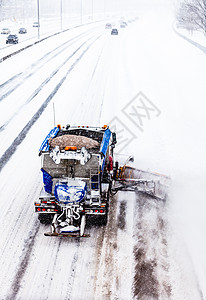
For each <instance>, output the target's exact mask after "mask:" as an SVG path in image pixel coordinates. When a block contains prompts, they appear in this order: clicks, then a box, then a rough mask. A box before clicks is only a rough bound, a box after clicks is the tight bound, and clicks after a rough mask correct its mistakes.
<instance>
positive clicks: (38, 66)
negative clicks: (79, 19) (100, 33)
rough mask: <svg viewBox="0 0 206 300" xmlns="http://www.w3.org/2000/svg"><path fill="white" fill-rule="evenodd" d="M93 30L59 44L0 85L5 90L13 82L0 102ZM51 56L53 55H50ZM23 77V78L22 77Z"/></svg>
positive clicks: (0, 97) (0, 98)
mask: <svg viewBox="0 0 206 300" xmlns="http://www.w3.org/2000/svg"><path fill="white" fill-rule="evenodd" d="M92 31H93V30H92V29H90V30H89V31H87V32H86V33H85V32H84V33H81V34H79V35H77V36H75V37H74V38H72V39H70V40H69V41H66V42H65V43H63V44H61V45H60V46H58V47H56V48H55V49H53V50H52V51H50V52H47V53H46V54H45V55H44V56H42V57H41V58H40V59H38V60H37V61H36V62H35V63H33V64H31V66H29V68H27V69H26V70H25V71H24V72H21V73H19V74H17V75H15V76H13V77H11V78H10V79H8V80H7V81H6V82H4V83H3V84H1V85H0V89H2V88H5V87H6V86H7V85H8V84H9V85H10V84H11V83H12V82H13V86H12V88H10V89H9V90H8V91H6V92H5V93H2V92H1V96H0V102H1V101H3V100H4V99H5V98H6V97H8V96H9V95H10V94H11V93H12V92H14V91H15V90H16V89H17V88H18V87H20V86H21V85H22V84H23V83H24V80H26V79H28V78H30V77H31V76H32V75H33V74H34V73H35V72H37V71H39V70H40V69H41V68H42V67H44V66H45V65H46V64H47V63H48V62H49V61H52V59H54V58H55V57H56V56H57V55H59V54H61V53H62V52H64V51H65V50H67V48H68V47H69V46H71V45H73V44H74V43H75V42H77V41H78V40H79V39H80V38H82V37H85V36H87V35H88V34H90V32H92ZM51 54H53V55H51ZM22 75H23V76H22ZM17 79H19V80H20V81H19V82H17V83H15V81H16V80H17Z"/></svg>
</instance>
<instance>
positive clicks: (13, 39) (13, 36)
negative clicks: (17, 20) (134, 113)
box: [6, 34, 19, 44]
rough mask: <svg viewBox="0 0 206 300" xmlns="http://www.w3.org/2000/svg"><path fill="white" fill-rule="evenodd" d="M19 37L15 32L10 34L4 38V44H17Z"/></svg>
mask: <svg viewBox="0 0 206 300" xmlns="http://www.w3.org/2000/svg"><path fill="white" fill-rule="evenodd" d="M18 42H19V39H18V36H17V35H16V34H10V35H9V36H8V37H7V39H6V44H18Z"/></svg>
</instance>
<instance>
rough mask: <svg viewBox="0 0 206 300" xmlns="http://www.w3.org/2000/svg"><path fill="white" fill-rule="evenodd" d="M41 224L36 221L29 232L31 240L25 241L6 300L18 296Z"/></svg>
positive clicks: (11, 299)
mask: <svg viewBox="0 0 206 300" xmlns="http://www.w3.org/2000/svg"><path fill="white" fill-rule="evenodd" d="M39 228H40V223H39V222H38V220H36V222H35V224H34V227H33V230H31V231H30V232H29V238H28V239H27V240H25V251H23V253H22V256H21V258H20V262H19V267H18V269H17V272H16V274H15V276H14V280H13V282H12V284H11V288H10V290H11V292H10V294H9V295H8V296H7V297H6V300H15V299H16V296H17V294H18V291H19V289H20V287H21V280H22V278H23V276H24V274H25V272H26V269H27V266H28V264H29V260H30V257H31V254H32V248H33V246H34V244H35V239H36V236H37V234H38V232H39Z"/></svg>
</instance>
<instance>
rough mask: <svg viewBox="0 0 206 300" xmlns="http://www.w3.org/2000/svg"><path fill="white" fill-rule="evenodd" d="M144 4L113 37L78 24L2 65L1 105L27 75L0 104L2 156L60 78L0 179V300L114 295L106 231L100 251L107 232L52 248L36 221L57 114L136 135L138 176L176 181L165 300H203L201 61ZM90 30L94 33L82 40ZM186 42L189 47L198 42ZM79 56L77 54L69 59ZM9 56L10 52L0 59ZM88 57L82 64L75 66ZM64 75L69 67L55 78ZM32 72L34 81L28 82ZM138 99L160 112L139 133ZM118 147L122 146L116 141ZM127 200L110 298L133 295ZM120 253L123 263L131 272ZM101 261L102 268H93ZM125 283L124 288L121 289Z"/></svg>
mask: <svg viewBox="0 0 206 300" xmlns="http://www.w3.org/2000/svg"><path fill="white" fill-rule="evenodd" d="M149 4H150V5H145V6H144V5H143V4H142V6H141V10H140V13H139V19H138V20H137V21H136V22H133V23H130V24H129V25H128V27H127V28H125V29H124V28H123V29H121V30H119V35H118V36H111V35H110V31H108V30H105V28H104V25H105V22H101V23H94V24H91V25H85V26H82V27H78V28H74V29H71V30H70V31H68V32H65V33H62V34H61V35H57V36H55V37H53V38H49V39H47V40H45V41H44V42H41V43H39V44H37V45H35V46H33V47H31V48H29V49H27V50H25V51H22V52H21V53H19V54H18V55H15V56H13V57H12V58H9V59H7V60H5V61H4V62H2V63H1V64H0V68H1V73H0V90H1V95H3V94H4V93H6V92H8V90H9V89H11V88H12V87H13V86H14V83H12V82H11V83H8V85H7V86H6V87H4V86H1V85H2V84H3V83H4V82H6V81H7V80H8V79H9V78H11V77H12V76H14V75H15V74H18V73H21V72H23V73H22V74H21V75H20V77H19V78H20V79H21V81H22V82H21V83H22V84H21V85H20V86H19V87H18V88H17V89H16V90H15V91H14V92H12V93H11V94H10V95H9V96H8V97H7V98H4V99H1V100H0V126H2V125H4V123H5V122H7V121H9V120H10V123H9V124H8V126H6V127H5V130H2V131H0V139H1V143H0V153H1V156H2V155H3V153H4V152H5V151H6V149H7V148H8V147H9V146H10V145H11V143H12V141H13V140H14V139H15V138H16V136H17V135H18V133H19V132H20V131H21V130H22V129H23V127H24V126H25V125H26V124H27V123H28V122H29V120H30V119H31V118H32V116H33V114H34V113H35V112H36V111H37V109H38V108H39V107H40V106H41V105H42V103H43V101H44V100H45V99H46V98H48V97H49V96H50V95H51V92H52V91H53V90H54V89H55V87H56V86H57V84H58V83H59V82H60V80H61V79H62V77H63V76H66V77H65V80H64V82H62V85H61V86H60V88H59V89H58V90H57V92H56V94H55V96H54V98H53V99H52V100H51V102H50V103H49V104H48V106H47V107H46V109H45V111H44V112H43V114H42V115H41V117H40V118H39V119H38V121H37V122H36V123H35V124H34V125H33V126H32V128H31V130H30V131H29V133H28V134H27V135H26V137H25V139H24V140H23V142H22V144H21V145H20V146H19V147H18V148H17V150H16V152H15V153H14V155H13V156H12V157H11V158H10V160H9V161H8V163H7V164H6V165H5V167H4V168H3V169H2V171H1V172H0V199H1V228H0V236H1V239H0V249H1V250H0V264H1V266H3V267H2V268H1V274H0V282H1V291H0V298H2V299H4V298H6V297H9V296H11V295H14V294H15V289H16V291H17V295H16V298H15V299H23V300H24V299H34V300H39V299H49V300H50V299H51V300H53V299H62V298H63V299H74V300H76V299H77V300H78V299H86V298H84V295H86V296H87V299H93V297H94V295H96V298H95V299H110V298H106V297H109V295H107V296H105V298H101V294H100V296H98V295H99V294H98V293H99V292H102V293H106V292H107V290H108V288H109V287H108V286H107V285H106V283H105V285H103V284H102V282H104V277H105V274H106V272H107V271H108V272H110V273H111V274H113V273H112V269H111V268H108V270H107V266H105V265H104V260H105V259H109V253H107V252H106V251H107V250H105V249H107V248H106V246H107V245H106V243H107V242H108V241H109V238H110V236H109V233H108V231H106V233H105V239H104V241H102V240H101V233H102V235H103V234H104V231H103V229H102V228H101V229H99V230H100V231H99V232H100V233H98V232H97V231H98V230H94V229H91V233H90V234H91V235H93V237H92V238H91V239H88V240H84V241H81V242H80V243H76V242H75V241H72V242H69V241H66V240H58V239H49V238H45V237H44V236H43V232H44V231H45V229H44V228H43V227H42V226H40V227H38V226H39V225H38V224H39V223H38V221H37V220H36V218H37V217H36V215H35V214H34V213H33V211H34V209H33V201H35V199H37V198H38V195H39V193H40V190H41V184H42V183H41V172H40V159H39V157H38V149H39V147H40V145H41V142H42V141H43V139H44V138H45V136H46V135H47V133H48V132H49V131H50V129H51V128H52V127H53V125H54V115H53V105H54V107H55V122H56V124H58V123H60V124H67V123H69V124H74V125H75V124H78V125H104V124H109V123H112V122H113V121H112V120H114V118H116V122H117V123H118V122H122V123H123V128H124V129H125V128H127V129H129V131H131V134H133V135H135V138H134V139H133V140H132V141H131V142H128V143H127V144H126V146H125V147H124V150H122V151H121V153H122V154H123V155H125V159H126V157H127V155H130V154H133V155H134V156H135V163H134V164H135V166H137V167H138V168H140V169H144V170H150V171H154V172H159V173H164V174H167V175H169V176H171V179H172V187H171V192H170V196H169V203H168V207H167V217H168V219H169V221H168V222H169V223H168V231H169V233H170V235H169V236H168V256H169V263H170V267H169V271H168V276H169V277H170V280H171V282H172V293H173V294H172V296H171V299H174V300H182V299H186V300H193V299H195V300H196V299H197V300H198V299H206V286H205V280H206V260H205V253H206V234H205V228H206V221H205V220H206V217H205V216H206V201H205V199H206V155H205V153H206V139H205V128H206V126H205V125H206V118H205V106H206V105H205V69H206V61H205V55H206V54H204V53H203V52H202V51H200V50H199V49H198V48H196V47H194V46H193V45H192V44H190V43H188V42H187V41H186V40H184V39H182V38H181V37H180V36H178V35H177V34H176V33H175V32H174V30H173V24H174V14H173V6H172V4H171V3H170V2H169V1H164V2H163V1H155V4H154V5H152V4H151V3H150V2H149ZM116 24H117V23H116ZM2 27H3V26H2ZM86 30H90V32H87V33H86V34H85V35H84V32H86ZM181 33H184V32H182V31H181ZM80 34H82V36H81V38H79V39H76V40H72V41H71V45H70V46H69V47H68V48H67V50H66V51H65V50H64V51H62V52H61V53H60V54H58V55H57V52H58V51H59V50H60V48H59V50H56V51H57V52H55V54H56V56H53V54H54V53H53V52H51V54H49V52H50V51H52V50H53V49H55V48H57V47H58V46H60V45H61V44H63V43H65V42H66V41H68V40H69V39H73V38H75V36H77V35H80ZM190 38H191V39H193V38H194V40H195V37H194V35H193V36H190ZM95 39H97V40H96V41H95V43H94V44H93V45H92V46H91V47H90V44H91V43H92V42H93V41H94V40H95ZM204 39H205V38H204V37H202V38H201V37H200V36H199V35H198V42H199V43H200V44H201V42H202V45H203V46H204V45H205V40H204ZM196 41H197V39H196ZM84 43H85V44H84ZM83 44H84V45H83ZM81 45H82V48H81V49H80V50H79V51H77V52H76V53H75V54H74V56H72V57H71V59H68V60H67V58H69V57H70V56H71V55H72V54H73V53H74V52H75V51H76V49H77V48H78V47H80V46H81ZM19 46H20V45H18V47H19ZM88 47H90V48H89V50H88V51H87V48H88ZM10 48H11V47H9V49H10ZM61 49H62V48H61ZM65 49H66V48H65ZM5 51H7V49H6V50H5V49H0V57H2V55H5ZM83 51H85V54H83V56H82V58H81V60H79V56H80V54H82V53H83ZM45 54H48V55H47V57H45V58H44V60H42V61H41V63H40V64H38V65H32V64H36V63H37V61H38V60H40V59H41V58H42V57H43V56H44V55H45ZM66 60H67V61H66ZM78 60H79V61H78ZM44 62H45V64H44ZM61 64H64V65H63V67H62V68H61V69H60V66H61ZM31 65H32V66H31ZM40 66H41V67H40ZM58 68H59V71H58V72H57V73H56V75H55V76H54V77H53V78H52V79H51V80H50V81H49V83H48V84H47V85H45V86H43V87H42V90H41V91H40V92H39V94H38V95H37V96H36V97H34V98H32V100H31V101H30V102H29V103H26V104H25V101H26V100H27V99H29V98H30V97H31V96H32V94H33V93H34V91H35V90H36V89H37V88H38V87H39V85H40V84H41V83H42V82H43V81H44V80H46V79H47V78H48V77H49V76H50V75H51V73H52V72H53V71H54V70H58ZM33 71H34V73H33ZM30 73H32V74H31V76H30V77H28V78H25V76H26V75H29V74H30ZM16 83H19V81H16ZM139 92H142V93H143V94H144V95H145V96H146V97H147V98H148V99H149V100H150V101H151V102H152V104H153V105H155V106H156V107H157V109H158V110H160V111H161V113H160V114H159V116H155V115H152V116H151V118H150V119H148V118H144V119H143V126H142V129H143V131H141V130H140V129H139V128H138V127H137V126H136V125H135V124H134V122H132V121H131V118H128V116H127V115H126V114H125V113H123V110H124V108H125V107H126V106H127V105H128V103H130V101H131V100H132V99H133V98H134V97H135V96H136V95H137V94H138V93H139ZM16 112H17V113H16ZM143 112H144V111H143ZM113 125H114V123H113ZM125 126H126V127H125ZM118 136H119V139H120V140H121V136H120V134H119V135H117V138H118ZM124 137H125V138H129V137H130V133H125V134H124V136H123V138H124ZM122 140H123V139H122ZM122 197H123V196H120V197H119V198H118V201H117V209H119V207H120V203H121V202H122V201H123V200H125V199H123V198H122ZM128 199H129V201H128V205H127V210H126V211H127V214H128V215H127V221H126V224H127V227H126V231H124V232H122V231H120V230H119V231H118V232H117V237H116V239H117V240H115V237H111V240H112V242H114V241H115V242H116V247H117V249H118V250H119V252H118V251H117V252H115V253H116V254H115V255H116V256H115V257H114V258H113V260H112V261H111V264H112V266H115V264H116V262H117V261H119V262H120V264H117V266H116V269H115V272H117V273H118V274H121V273H122V274H121V276H120V278H119V280H120V282H119V283H118V284H119V286H118V285H117V282H115V280H114V281H112V282H111V283H110V288H111V291H113V294H112V295H110V296H111V299H126V300H127V299H131V297H132V295H131V294H129V295H128V294H127V288H128V289H131V285H132V284H131V280H132V274H129V275H127V274H128V273H129V266H131V265H132V264H133V261H132V258H131V256H132V250H131V249H132V247H133V246H134V242H135V241H134V239H133V238H132V237H133V236H132V235H133V228H134V226H135V224H134V220H135V217H134V216H133V211H134V206H133V205H134V204H133V203H132V201H133V196H131V195H130V196H128ZM130 200H131V202H130ZM151 220H152V217H151ZM148 222H149V220H148ZM36 232H37V236H36V239H35V246H34V247H33V248H32V245H30V243H32V238H31V239H29V235H30V236H31V237H33V236H34V235H35V233H36ZM28 245H30V246H31V252H29V247H28ZM121 247H124V250H125V252H124V251H123V252H122V251H121ZM68 249H69V250H68ZM101 251H102V253H101ZM125 253H126V254H127V255H128V257H129V258H128V265H127V264H126V263H125V260H126V257H125V256H126V255H125ZM96 257H98V258H99V259H100V261H99V262H96V261H95V258H96ZM25 261H28V265H29V267H28V268H26V266H25V265H24V263H23V262H25ZM19 262H22V263H23V265H22V273H21V274H22V275H21V274H20V273H19V274H18V275H19V278H20V279H19V280H22V281H19V282H18V281H14V276H15V275H16V270H17V267H18V266H19ZM68 270H69V274H70V277H69V278H68V276H67V274H68ZM24 271H25V273H24ZM124 272H125V273H124ZM110 273H109V274H110ZM84 274H87V275H88V274H89V277H87V278H85V277H84ZM21 276H22V277H21ZM127 280H128V281H127ZM65 281H66V282H65ZM124 281H127V282H126V286H125V287H124ZM14 283H15V286H13V284H14ZM19 284H20V285H19ZM94 286H95V290H93V287H94ZM118 288H119V290H118ZM94 292H95V294H93V293H94ZM12 293H13V294H12ZM77 295H78V296H77ZM103 295H106V294H103ZM78 297H79V298H78ZM98 297H99V298H98ZM115 297H117V298H115ZM148 300H149V299H148ZM164 300H165V299H164Z"/></svg>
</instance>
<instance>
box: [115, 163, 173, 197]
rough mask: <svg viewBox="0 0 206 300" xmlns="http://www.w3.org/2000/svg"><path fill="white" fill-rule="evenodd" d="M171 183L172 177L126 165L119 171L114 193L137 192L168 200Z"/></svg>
mask: <svg viewBox="0 0 206 300" xmlns="http://www.w3.org/2000/svg"><path fill="white" fill-rule="evenodd" d="M170 181H171V179H170V177H168V176H166V175H163V174H159V173H153V172H148V171H143V170H139V169H136V168H133V167H130V166H127V165H126V166H124V167H122V168H120V169H119V171H118V174H117V178H116V180H115V184H114V185H113V187H112V193H114V194H116V193H117V192H118V191H136V192H141V193H146V194H148V195H150V196H152V197H154V198H156V199H159V200H166V198H167V196H168V192H169V186H170Z"/></svg>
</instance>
